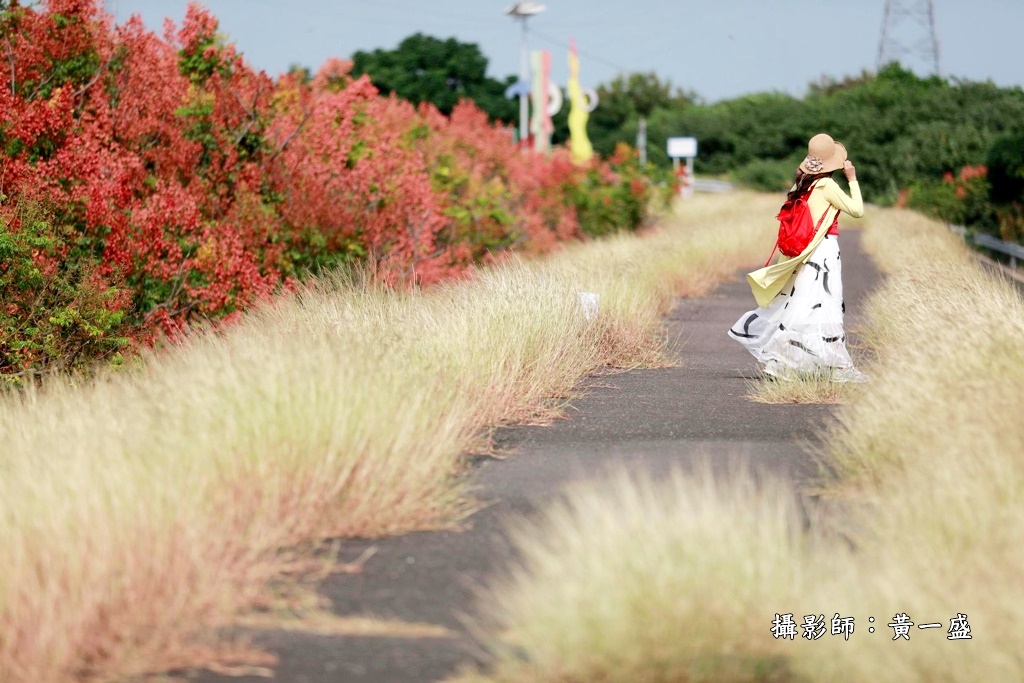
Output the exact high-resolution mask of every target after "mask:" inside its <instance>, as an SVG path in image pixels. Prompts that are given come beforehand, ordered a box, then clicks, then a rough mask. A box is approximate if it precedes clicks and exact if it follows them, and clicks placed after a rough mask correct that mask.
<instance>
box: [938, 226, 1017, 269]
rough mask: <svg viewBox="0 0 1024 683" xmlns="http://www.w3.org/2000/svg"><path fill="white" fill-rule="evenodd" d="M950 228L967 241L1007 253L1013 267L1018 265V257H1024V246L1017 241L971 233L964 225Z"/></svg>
mask: <svg viewBox="0 0 1024 683" xmlns="http://www.w3.org/2000/svg"><path fill="white" fill-rule="evenodd" d="M949 229H950V230H952V231H953V232H955V233H956V234H958V235H960V236H961V237H963V238H964V240H965V241H970V242H974V243H975V244H977V245H978V246H979V247H984V248H985V249H991V250H992V251H998V252H999V253H1001V254H1006V255H1007V256H1009V257H1010V267H1011V268H1016V267H1017V259H1024V246H1022V245H1020V244H1017V243H1016V242H1006V241H1004V240H1001V239H999V238H998V237H993V236H992V235H986V234H984V233H974V234H970V233H968V232H967V228H966V227H964V226H962V225H950V226H949Z"/></svg>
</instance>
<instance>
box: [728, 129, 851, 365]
mask: <svg viewBox="0 0 1024 683" xmlns="http://www.w3.org/2000/svg"><path fill="white" fill-rule="evenodd" d="M839 169H843V172H844V173H845V174H846V179H847V180H848V181H849V184H850V194H849V195H847V194H846V193H845V192H843V190H842V188H840V187H839V185H838V184H837V183H836V182H835V181H834V180H832V173H834V172H835V171H837V170H839ZM798 197H803V198H804V200H805V201H806V203H807V206H808V208H809V209H810V213H811V218H812V220H813V223H814V224H815V225H818V226H819V227H818V231H817V233H816V234H815V236H814V238H813V239H812V240H811V242H810V244H809V245H808V246H807V248H805V249H804V250H803V252H801V253H800V255H799V256H795V257H793V258H787V257H785V256H782V257H781V258H780V259H779V261H778V262H777V263H775V264H774V265H771V266H766V267H764V268H762V269H760V270H758V271H755V272H753V273H750V274H749V275H748V276H747V279H748V281H749V282H750V285H751V289H752V291H753V293H754V297H755V299H756V300H757V303H758V306H759V307H758V308H757V309H756V310H753V311H748V312H747V313H744V314H743V316H742V317H741V318H740V319H739V320H738V321H737V322H736V324H735V325H733V326H732V328H730V330H729V336H730V337H732V338H733V339H735V340H736V341H738V342H739V343H740V344H743V346H744V347H745V348H746V349H747V350H748V351H750V353H752V354H753V355H754V357H755V358H757V359H758V360H759V361H761V363H762V364H763V369H764V372H765V374H767V375H770V376H772V377H776V378H783V379H784V378H787V377H794V376H799V375H802V374H806V375H813V376H816V377H824V378H826V379H831V380H833V381H839V382H864V381H867V377H866V376H865V375H864V374H863V373H861V372H859V371H858V370H857V369H856V368H855V367H854V366H853V360H852V359H851V358H850V353H849V351H848V350H847V348H846V333H845V331H844V328H843V314H844V313H845V312H846V304H845V302H844V301H843V270H842V261H841V260H840V256H839V213H840V212H841V211H844V212H846V213H848V214H849V215H851V216H853V217H855V218H859V217H860V216H863V215H864V202H863V200H862V199H861V194H860V184H859V183H858V182H857V171H856V169H855V168H854V165H853V164H852V163H851V162H850V161H849V160H848V159H847V158H846V147H844V146H843V145H842V143H839V142H835V141H834V140H833V139H832V138H831V137H830V136H828V135H826V134H825V133H820V134H818V135H815V136H814V137H813V138H811V140H810V143H809V144H808V146H807V157H806V158H805V159H804V160H803V162H801V164H800V167H799V168H798V169H797V172H796V182H795V184H794V185H793V188H792V189H791V190H790V192H789V196H788V199H789V200H795V199H796V198H798Z"/></svg>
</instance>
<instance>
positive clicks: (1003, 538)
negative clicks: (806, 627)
mask: <svg viewBox="0 0 1024 683" xmlns="http://www.w3.org/2000/svg"><path fill="white" fill-rule="evenodd" d="M865 230H866V237H865V239H866V240H867V243H868V244H872V245H874V249H875V250H876V253H877V258H878V261H879V264H880V266H881V267H882V268H883V269H884V270H885V271H886V272H888V273H889V277H888V278H887V280H886V282H885V283H884V284H883V286H882V287H881V288H880V289H879V290H878V291H877V292H876V293H875V294H874V295H873V296H872V297H871V299H870V301H869V302H868V305H867V318H868V323H867V326H866V327H865V329H864V330H863V335H862V339H863V340H864V343H865V344H866V346H867V350H868V351H869V352H870V353H872V354H873V355H874V357H875V358H876V361H875V362H874V364H873V366H872V376H873V380H872V382H871V383H870V384H867V385H864V386H859V387H857V389H856V391H855V392H851V393H850V395H849V396H848V399H847V400H848V404H847V405H844V406H843V407H842V408H840V410H839V411H838V415H839V421H838V422H837V423H835V424H832V425H831V426H829V427H828V429H829V433H828V434H827V438H825V439H824V442H825V443H826V444H827V447H826V451H825V452H824V453H823V458H824V463H825V464H826V465H827V466H828V467H829V468H830V470H831V478H828V479H826V480H825V481H823V482H819V483H818V489H817V493H818V494H820V495H819V498H818V500H817V501H816V502H815V504H814V505H813V506H811V505H806V504H805V505H802V504H800V503H799V502H798V499H797V498H796V497H795V496H794V494H793V493H792V492H789V491H787V490H786V489H785V487H784V486H782V485H780V484H778V483H773V482H771V481H767V482H762V483H760V484H759V485H758V487H756V488H755V487H752V485H751V484H750V482H749V481H747V480H745V479H744V478H743V477H729V478H726V479H723V480H719V481H717V482H716V481H714V480H711V479H709V478H708V477H706V476H705V477H697V478H695V479H691V480H686V479H681V478H680V477H678V476H676V477H674V478H673V479H672V480H671V481H668V482H664V483H660V484H652V483H651V482H650V481H648V480H645V479H644V478H642V477H639V478H633V479H629V478H626V477H624V476H621V475H620V476H619V477H618V478H616V479H613V480H612V481H611V482H610V483H598V484H591V485H589V486H588V485H577V487H576V488H574V489H573V490H571V491H570V492H569V493H568V495H567V499H566V501H565V502H562V503H558V504H556V505H555V506H553V507H552V509H551V510H550V511H548V513H547V514H545V515H544V516H543V518H542V519H541V521H540V522H537V523H533V524H525V525H521V526H520V528H519V534H518V543H519V547H520V549H521V554H522V564H521V566H519V567H518V568H517V569H515V570H514V571H513V572H512V573H511V575H510V576H508V577H505V578H502V579H500V580H498V581H496V582H495V583H494V585H493V586H492V587H491V588H490V589H489V590H488V591H486V592H484V593H483V594H482V596H481V600H480V605H481V606H480V613H481V615H482V616H481V618H480V627H479V638H480V640H481V642H482V643H483V645H484V646H485V647H486V648H487V650H488V651H489V652H490V653H491V655H492V659H491V661H490V663H489V665H488V667H487V668H485V669H479V670H467V671H465V672H463V673H462V674H460V675H459V676H457V677H455V678H454V679H453V680H455V681H459V683H468V682H469V681H474V682H477V683H482V682H488V683H505V682H507V681H508V682H510V681H534V682H537V683H544V682H547V681H551V682H555V681H558V682H564V681H584V680H587V681H604V682H606V683H618V682H622V683H626V682H632V681H653V682H666V683H669V682H672V683H675V682H683V681H687V682H689V681H700V680H716V681H756V680H763V681H767V680H787V681H788V680H792V681H818V680H834V681H851V682H852V681H866V680H874V681H902V680H921V681H960V680H977V681H995V680H999V681H1002V680H1007V681H1008V680H1022V679H1024V659H1022V658H1021V657H1020V654H1019V652H1020V647H1019V644H1020V642H1022V641H1024V621H1022V620H1021V619H1020V615H1019V614H1018V606H1019V605H1021V604H1024V583H1022V582H1021V580H1020V577H1021V576H1024V555H1022V554H1021V553H1020V548H1021V547H1022V545H1024V507H1022V506H1021V504H1020V501H1021V500H1024V422H1022V421H1021V420H1020V419H1019V413H1020V410H1019V409H1018V406H1017V404H1018V403H1019V401H1020V397H1021V396H1022V394H1024V298H1022V296H1021V293H1020V291H1019V290H1018V289H1016V288H1015V287H1014V286H1013V285H1011V284H1010V283H1008V282H1007V281H1005V280H1004V279H1002V278H1001V277H999V276H994V275H992V274H990V273H989V272H987V271H986V270H984V269H983V268H982V267H980V266H979V265H978V264H977V263H976V261H975V260H974V259H973V258H971V257H970V255H969V253H968V252H967V250H966V248H965V247H964V246H963V245H962V243H960V242H959V241H958V240H955V239H952V238H951V237H950V236H949V235H948V233H947V231H946V230H945V228H944V227H943V226H941V225H940V224H938V223H936V222H934V221H930V220H928V219H925V218H923V217H921V216H918V215H916V214H913V213H910V212H906V211H899V210H889V211H879V212H878V215H877V216H876V217H874V218H873V220H872V221H871V222H870V224H869V225H868V226H866V227H865ZM805 514H806V515H808V516H809V520H808V522H807V526H806V528H805V526H804V525H803V522H804V519H803V516H804V515H805ZM787 613H788V614H791V615H792V616H793V620H794V621H795V622H796V624H798V625H800V624H802V623H803V621H804V617H805V616H809V615H814V616H817V615H820V616H821V617H823V618H824V620H825V625H826V628H827V629H828V627H830V626H831V623H830V622H831V620H832V618H833V616H834V615H839V616H841V617H852V618H853V619H854V633H853V634H852V635H851V637H850V639H849V640H846V639H844V638H843V637H841V636H838V635H832V634H831V633H828V632H827V633H826V634H825V635H824V636H822V638H821V639H820V640H817V641H815V642H813V643H812V642H806V641H804V642H792V641H781V640H776V639H775V638H772V636H771V634H770V630H769V629H770V627H771V624H772V619H773V617H774V616H775V614H787ZM902 613H906V614H907V615H908V617H909V619H910V620H911V621H913V622H914V623H915V625H920V624H924V623H939V624H940V627H939V628H937V629H928V630H920V629H918V628H917V627H916V626H915V627H913V628H911V629H910V631H909V638H910V639H909V640H907V641H904V640H902V639H900V640H899V641H898V642H894V640H893V638H894V636H895V631H894V630H893V629H892V628H890V627H889V624H890V623H893V620H894V617H895V616H896V614H902ZM959 614H964V615H966V617H967V620H968V622H969V625H970V628H971V636H972V637H971V639H970V640H961V641H955V642H954V641H950V640H947V636H948V635H949V633H950V629H951V628H952V627H953V623H954V622H953V620H954V619H955V618H956V617H957V615H959ZM871 618H873V619H874V622H872V621H870V619H871ZM872 627H873V628H874V629H875V632H874V633H871V632H870V631H869V629H870V628H872ZM829 630H830V629H829ZM800 635H801V630H798V631H797V639H796V640H797V641H801V640H802V639H801V638H800Z"/></svg>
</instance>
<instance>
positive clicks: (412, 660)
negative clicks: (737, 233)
mask: <svg viewBox="0 0 1024 683" xmlns="http://www.w3.org/2000/svg"><path fill="white" fill-rule="evenodd" d="M840 243H841V248H842V256H843V262H844V272H843V276H844V283H843V284H844V292H845V296H846V302H847V327H848V328H854V331H855V328H856V322H857V314H858V311H859V310H860V304H861V303H862V302H863V300H864V296H865V294H866V293H867V291H868V290H869V289H870V288H871V287H872V286H873V284H874V283H875V281H876V279H877V277H878V274H877V271H876V270H875V269H874V267H873V265H872V263H871V261H870V260H869V258H868V257H867V256H865V255H864V253H863V252H862V251H861V249H860V234H859V233H858V232H856V231H846V232H844V234H843V235H842V237H841V238H840ZM753 305H754V304H753V298H752V295H751V293H750V290H749V288H748V287H747V285H746V283H745V281H744V279H743V277H742V273H737V276H736V278H735V279H734V280H733V281H731V282H729V283H727V284H725V285H723V286H721V287H719V288H718V289H717V290H716V291H714V292H713V293H712V294H711V295H709V296H707V297H703V298H694V299H682V300H680V301H679V302H678V305H677V306H676V307H675V309H674V310H673V311H672V313H671V314H670V316H669V317H668V318H667V319H666V321H665V324H666V326H667V331H668V334H669V337H670V343H671V345H672V348H673V349H674V350H675V352H676V353H677V354H678V356H679V361H680V364H679V366H678V367H672V368H664V369H657V370H636V371H632V372H626V373H622V374H617V375H612V376H605V377H599V378H592V379H588V380H586V381H584V383H583V386H584V388H585V392H584V395H583V396H582V397H581V398H580V399H578V400H576V401H574V402H573V405H572V407H571V409H570V410H569V411H568V412H567V414H566V419H562V420H558V421H557V422H556V423H555V424H554V425H551V426H543V427H534V426H524V427H511V428H507V429H503V430H501V431H500V432H499V434H498V435H497V441H498V445H499V446H500V448H501V449H502V450H504V451H505V452H506V453H507V457H504V458H502V459H493V460H486V461H484V462H483V463H482V464H481V465H480V466H479V467H478V468H477V470H476V472H475V477H474V483H475V485H476V487H477V489H476V494H477V496H478V497H479V498H481V499H482V500H484V501H486V502H487V503H488V506H487V507H485V508H484V509H483V510H481V511H480V512H478V513H477V514H475V515H474V516H473V517H472V518H471V519H470V520H469V521H468V523H467V527H468V528H467V529H466V530H463V531H451V532H423V533H414V534H409V535H407V536H403V537H399V538H394V539H387V540H384V541H372V542H371V541H360V540H349V541H345V542H344V544H343V545H342V555H341V557H342V559H345V560H351V559H353V558H356V557H358V556H359V555H360V554H361V553H362V552H363V551H364V550H366V549H367V548H370V547H371V546H372V547H374V548H375V551H376V552H375V554H374V555H373V556H372V557H371V558H370V559H369V560H368V561H367V562H366V564H365V567H364V570H363V571H362V572H361V573H358V574H354V575H350V574H345V575H337V576H332V577H330V578H329V579H328V580H327V581H325V582H324V583H323V584H322V585H321V587H320V591H321V592H322V594H323V595H324V596H326V597H327V598H328V599H329V600H330V601H331V604H332V605H333V609H334V611H335V612H336V613H337V614H340V615H374V616H376V617H382V618H391V619H400V620H403V621H408V622H419V623H424V622H425V623H430V624H436V625H441V626H443V627H445V628H447V629H450V632H451V633H452V636H451V637H446V638H444V637H443V638H394V637H352V636H329V635H315V634H310V633H304V632H295V631H292V632H289V631H277V630H270V631H258V632H255V633H253V634H252V638H253V640H254V641H255V642H256V643H258V644H259V645H261V646H262V647H265V648H266V649H268V650H269V651H271V652H274V653H275V654H277V655H278V657H279V659H280V661H279V664H278V666H277V667H276V668H275V672H276V674H275V678H274V679H273V680H277V681H284V682H287V683H328V682H331V683H347V682H352V683H356V682H373V683H424V682H426V681H438V680H442V679H443V678H444V677H445V676H447V675H448V674H450V673H452V672H453V671H454V670H455V669H456V668H457V667H458V665H459V664H460V663H463V662H467V661H472V660H473V658H474V656H475V654H474V651H473V649H472V646H471V644H470V641H469V639H468V638H467V637H466V635H465V628H464V626H463V623H462V621H460V615H464V614H471V613H472V611H473V588H474V587H475V586H479V585H481V584H483V583H485V582H486V579H487V576H488V575H489V573H491V572H492V571H494V570H495V569H498V568H501V567H502V566H504V565H505V564H507V562H508V561H509V560H510V559H511V558H512V557H513V550H512V548H511V546H510V544H509V542H508V540H507V538H506V536H505V533H504V528H505V524H506V521H507V519H508V517H509V516H510V515H511V514H530V513H531V512H533V511H535V510H536V509H538V508H539V507H542V506H543V505H544V504H546V503H548V502H550V500H551V499H552V497H553V496H556V495H557V494H558V492H559V491H560V490H561V489H562V488H563V487H564V486H565V485H566V484H567V483H569V482H572V481H575V480H578V479H585V478H588V477H593V476H595V475H599V474H600V473H602V472H603V471H604V470H606V469H607V468H608V467H609V466H612V465H625V466H627V467H628V468H629V469H630V470H632V471H636V470H639V469H647V470H650V471H651V472H653V473H655V474H657V473H659V472H665V471H667V470H668V468H670V467H673V466H676V467H681V468H683V469H686V468H692V467H694V466H695V465H697V464H698V463H700V464H701V465H703V464H705V463H706V462H708V461H709V462H710V463H711V465H712V468H713V469H719V468H720V469H721V470H722V471H723V472H725V473H728V472H734V471H736V469H737V468H745V469H748V470H750V471H752V472H754V473H755V475H756V474H757V473H764V472H770V473H772V474H774V475H778V476H782V477H786V478H788V479H789V480H791V481H794V482H796V483H797V484H799V483H800V482H801V481H803V480H806V479H808V478H810V477H812V476H814V474H815V472H816V470H815V465H814V463H813V460H812V459H811V457H810V456H809V455H808V454H807V453H806V452H805V451H804V450H803V449H802V447H801V445H800V444H801V443H803V439H804V438H806V436H807V435H808V434H814V433H815V432H817V431H819V430H818V427H819V426H820V425H821V424H822V423H823V421H825V420H827V419H828V416H829V413H830V411H831V410H833V409H832V408H829V407H826V406H813V405H811V406H808V405H803V406H794V405H764V404H759V403H753V402H751V401H749V400H748V399H746V398H745V395H746V394H747V393H748V392H749V384H750V382H751V380H752V379H754V378H755V376H756V364H755V362H754V360H753V358H752V357H751V356H750V355H749V354H748V353H747V352H746V351H745V350H743V348H742V347H740V345H739V344H736V343H735V342H732V341H731V340H730V339H729V338H728V337H727V336H726V330H727V329H728V327H729V326H730V325H732V324H733V323H734V322H735V321H736V320H737V319H738V318H739V317H740V315H741V314H742V313H743V312H744V311H746V310H748V309H750V308H753ZM190 678H191V679H194V680H197V681H201V682H202V683H214V682H215V681H217V682H220V681H235V682H249V681H251V682H252V683H257V682H263V681H266V680H267V679H266V678H258V677H233V678H227V677H221V676H217V675H214V674H212V673H209V672H196V673H193V674H192V675H191V676H190Z"/></svg>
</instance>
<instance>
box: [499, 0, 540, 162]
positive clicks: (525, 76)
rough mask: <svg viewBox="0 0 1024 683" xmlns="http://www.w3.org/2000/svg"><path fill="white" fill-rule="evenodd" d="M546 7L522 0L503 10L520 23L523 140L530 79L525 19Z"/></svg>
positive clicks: (527, 121) (526, 131)
mask: <svg viewBox="0 0 1024 683" xmlns="http://www.w3.org/2000/svg"><path fill="white" fill-rule="evenodd" d="M546 9H547V7H546V6H545V5H542V4H540V3H538V2H530V1H529V0H524V1H522V2H517V3H516V4H514V5H512V6H511V7H509V8H508V9H506V10H505V14H507V15H509V16H511V17H513V18H515V19H518V20H519V21H520V23H521V25H522V32H521V37H520V40H519V82H520V91H519V141H520V142H522V141H523V140H525V139H526V138H527V137H528V136H529V133H530V105H529V104H528V103H527V99H526V98H527V96H528V95H527V93H528V88H527V86H528V85H529V80H530V67H529V55H528V54H527V46H526V20H527V19H529V18H530V17H532V16H534V15H536V14H540V13H541V12H543V11H544V10H546Z"/></svg>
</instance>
